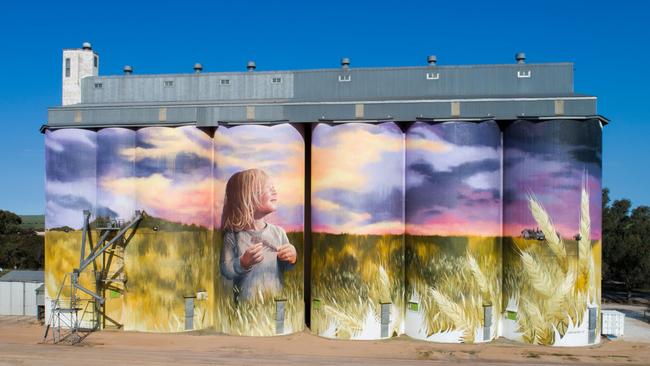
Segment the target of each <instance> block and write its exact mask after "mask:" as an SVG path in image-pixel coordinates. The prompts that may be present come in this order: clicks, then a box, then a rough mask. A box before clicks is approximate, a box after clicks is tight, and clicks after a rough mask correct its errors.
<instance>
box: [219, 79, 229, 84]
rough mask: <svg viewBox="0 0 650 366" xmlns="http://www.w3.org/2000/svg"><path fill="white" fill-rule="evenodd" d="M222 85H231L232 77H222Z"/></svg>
mask: <svg viewBox="0 0 650 366" xmlns="http://www.w3.org/2000/svg"><path fill="white" fill-rule="evenodd" d="M219 83H220V84H221V85H230V79H221V80H219Z"/></svg>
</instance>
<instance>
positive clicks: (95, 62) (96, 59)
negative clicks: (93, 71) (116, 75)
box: [93, 56, 99, 67]
mask: <svg viewBox="0 0 650 366" xmlns="http://www.w3.org/2000/svg"><path fill="white" fill-rule="evenodd" d="M98 63H99V59H98V58H97V56H95V57H93V65H94V66H95V67H97V64H98Z"/></svg>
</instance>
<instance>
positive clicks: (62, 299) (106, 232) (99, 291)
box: [43, 210, 145, 344]
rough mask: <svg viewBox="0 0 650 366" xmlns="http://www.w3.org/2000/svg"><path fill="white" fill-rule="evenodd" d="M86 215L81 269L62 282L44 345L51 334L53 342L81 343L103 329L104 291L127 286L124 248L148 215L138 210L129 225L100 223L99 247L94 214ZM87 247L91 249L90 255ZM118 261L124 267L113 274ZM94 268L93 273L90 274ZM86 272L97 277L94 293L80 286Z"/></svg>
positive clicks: (122, 222) (82, 240) (44, 338)
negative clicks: (92, 225) (94, 241)
mask: <svg viewBox="0 0 650 366" xmlns="http://www.w3.org/2000/svg"><path fill="white" fill-rule="evenodd" d="M83 216H84V221H83V222H84V225H83V231H82V235H81V251H80V257H79V267H78V268H75V269H74V270H73V271H72V272H70V273H66V275H65V276H64V278H63V281H62V282H61V286H60V287H59V291H58V292H57V295H56V298H55V300H54V301H53V302H52V312H51V314H50V319H49V320H48V322H47V324H46V326H45V333H44V335H43V342H47V341H48V335H50V334H51V339H52V342H53V343H68V344H77V343H79V342H81V341H82V340H84V339H85V338H86V337H87V336H88V335H89V334H90V333H92V332H94V331H95V330H97V329H99V328H100V313H101V307H102V306H103V305H104V302H105V297H104V296H103V295H104V291H105V290H106V289H107V288H108V287H109V286H111V285H112V284H114V283H122V285H123V284H124V282H125V278H124V270H123V266H124V248H125V247H126V244H128V242H129V241H130V240H131V238H132V237H133V235H134V234H135V231H136V229H137V227H138V224H139V223H140V221H141V220H142V219H143V218H144V216H145V212H144V211H135V215H134V217H133V219H132V220H131V221H128V222H125V221H123V220H109V221H106V222H102V221H100V220H97V221H96V222H95V226H96V230H97V232H98V234H99V239H98V240H97V244H95V245H93V244H92V235H91V230H90V211H86V210H85V211H84V212H83ZM86 246H88V247H89V253H88V255H87V256H86ZM100 256H102V264H101V268H98V266H97V262H96V260H97V259H98V258H99V257H100ZM114 258H116V260H118V261H119V262H120V263H119V266H120V267H119V269H118V271H113V272H110V270H111V268H112V267H111V263H112V261H113V259H114ZM91 265H92V269H93V271H90V269H91ZM82 273H87V274H89V275H91V276H92V277H94V283H95V289H94V291H93V290H91V289H88V288H86V287H84V286H83V285H82V284H81V283H80V280H79V277H80V276H81V275H82Z"/></svg>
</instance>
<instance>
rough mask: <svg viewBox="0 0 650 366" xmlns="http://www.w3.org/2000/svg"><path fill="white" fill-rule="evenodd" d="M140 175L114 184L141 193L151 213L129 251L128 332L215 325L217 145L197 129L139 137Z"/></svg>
mask: <svg viewBox="0 0 650 366" xmlns="http://www.w3.org/2000/svg"><path fill="white" fill-rule="evenodd" d="M121 154H122V155H123V156H129V157H132V158H133V159H134V160H135V176H134V177H123V178H116V179H114V180H113V181H112V182H111V183H110V184H109V186H110V187H112V189H113V190H114V191H115V192H119V191H121V190H127V191H130V190H131V189H133V187H136V197H137V201H136V202H137V203H136V208H137V209H138V210H144V211H145V212H146V217H145V219H144V220H143V221H142V222H141V223H140V225H139V227H138V229H137V231H136V234H135V237H134V238H133V239H132V240H131V242H130V243H129V244H128V245H127V247H126V252H125V258H126V260H125V266H126V268H125V275H126V278H127V282H126V296H125V301H124V303H125V309H124V328H125V329H127V330H140V331H158V332H176V331H182V330H192V329H202V328H206V327H210V326H212V308H213V301H214V294H213V293H212V288H213V262H212V260H213V249H212V200H213V198H212V197H213V196H212V167H213V149H212V138H211V136H209V135H208V134H206V133H205V132H204V131H202V130H200V129H197V128H195V127H190V126H188V127H179V128H168V127H149V128H143V129H140V130H138V131H137V134H136V145H135V148H133V147H131V148H125V149H122V151H121Z"/></svg>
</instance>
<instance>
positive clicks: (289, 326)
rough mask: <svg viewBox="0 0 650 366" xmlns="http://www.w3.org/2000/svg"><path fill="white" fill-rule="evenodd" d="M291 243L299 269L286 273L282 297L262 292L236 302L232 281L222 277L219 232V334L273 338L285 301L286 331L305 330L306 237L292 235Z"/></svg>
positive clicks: (216, 320) (216, 306)
mask: <svg viewBox="0 0 650 366" xmlns="http://www.w3.org/2000/svg"><path fill="white" fill-rule="evenodd" d="M287 237H288V239H289V242H291V244H293V246H295V247H296V252H297V257H298V261H297V262H296V266H295V267H294V268H293V269H292V270H289V271H286V272H285V273H284V282H283V283H284V287H283V289H282V292H281V293H279V294H273V293H265V292H260V293H259V294H258V296H257V297H255V298H254V299H252V300H247V301H239V302H237V303H236V302H235V301H234V296H233V288H232V282H231V281H227V280H224V279H222V278H221V276H220V270H219V268H218V264H219V255H220V253H221V246H222V241H221V240H219V238H221V232H220V231H217V232H216V233H215V238H216V240H215V252H214V253H215V259H214V263H215V264H216V266H217V267H215V272H214V273H215V280H214V286H215V294H216V300H215V304H214V325H215V329H216V331H218V332H222V333H226V334H230V335H242V336H273V335H277V333H276V330H277V329H276V302H277V301H284V302H285V310H284V312H285V319H284V332H283V334H289V333H293V332H300V331H302V330H303V329H304V323H305V303H304V300H303V287H304V286H303V283H304V271H303V268H304V265H303V260H304V235H303V232H288V233H287Z"/></svg>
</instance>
